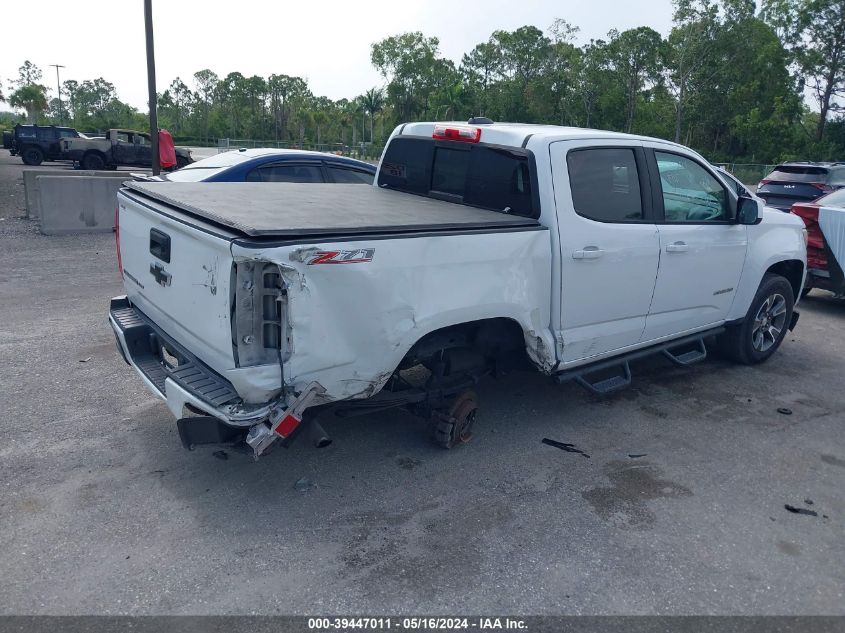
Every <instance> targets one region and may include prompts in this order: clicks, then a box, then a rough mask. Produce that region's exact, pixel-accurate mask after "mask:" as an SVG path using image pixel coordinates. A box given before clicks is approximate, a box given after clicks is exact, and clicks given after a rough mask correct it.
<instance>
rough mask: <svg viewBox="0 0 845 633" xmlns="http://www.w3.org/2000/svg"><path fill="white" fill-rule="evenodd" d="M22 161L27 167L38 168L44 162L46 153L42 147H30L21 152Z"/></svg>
mask: <svg viewBox="0 0 845 633" xmlns="http://www.w3.org/2000/svg"><path fill="white" fill-rule="evenodd" d="M21 159H22V160H23V162H24V163H25V164H27V165H32V166H38V165H40V164H41V163H43V162H44V151H43V150H42V149H41V148H40V147H36V146H34V145H30V146H28V147H25V148H24V149H23V151H22V152H21Z"/></svg>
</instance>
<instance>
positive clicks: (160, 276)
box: [150, 264, 172, 287]
mask: <svg viewBox="0 0 845 633" xmlns="http://www.w3.org/2000/svg"><path fill="white" fill-rule="evenodd" d="M150 274H151V275H152V276H153V278H154V279H155V280H156V283H157V284H158V285H159V286H165V287H166V286H169V285H170V280H171V279H172V276H171V274H170V273H169V272H167V271H166V270H164V266H162V265H161V264H150Z"/></svg>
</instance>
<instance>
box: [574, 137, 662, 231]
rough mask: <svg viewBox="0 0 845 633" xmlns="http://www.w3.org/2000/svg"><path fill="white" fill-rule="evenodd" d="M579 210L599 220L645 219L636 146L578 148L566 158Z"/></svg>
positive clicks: (576, 205)
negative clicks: (635, 151)
mask: <svg viewBox="0 0 845 633" xmlns="http://www.w3.org/2000/svg"><path fill="white" fill-rule="evenodd" d="M566 163H567V167H568V169H569V183H570V189H571V191H572V204H573V205H574V207H575V212H576V213H577V214H578V215H580V216H583V217H585V218H589V219H590V220H597V221H599V222H640V221H643V219H644V217H645V214H644V212H643V203H642V191H641V189H640V175H639V170H638V169H637V160H636V154H635V153H634V149H633V148H616V147H595V148H588V149H576V150H572V151H571V152H569V154H568V155H567V157H566Z"/></svg>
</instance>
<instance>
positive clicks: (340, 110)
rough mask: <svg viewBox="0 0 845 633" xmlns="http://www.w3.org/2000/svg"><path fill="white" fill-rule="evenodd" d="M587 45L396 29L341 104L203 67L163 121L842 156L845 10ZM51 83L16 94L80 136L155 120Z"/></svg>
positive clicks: (830, 4)
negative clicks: (521, 125)
mask: <svg viewBox="0 0 845 633" xmlns="http://www.w3.org/2000/svg"><path fill="white" fill-rule="evenodd" d="M577 37H578V27H577V26H575V25H572V24H570V23H568V22H566V21H565V20H556V21H555V22H554V23H553V24H552V25H551V26H550V27H549V28H547V29H545V30H543V29H540V28H538V27H536V26H523V27H520V28H518V29H516V30H514V31H505V30H497V31H495V32H493V33H492V34H491V35H490V37H489V38H488V39H487V40H486V41H484V42H480V43H479V44H477V45H476V46H475V47H474V48H473V49H472V50H471V51H469V52H467V53H466V54H464V55H463V57H462V58H461V60H460V62H458V63H455V62H454V61H452V60H450V59H447V58H445V57H443V56H442V54H441V52H440V49H439V41H438V39H437V38H436V37H431V36H426V35H425V34H423V33H420V32H409V33H403V34H398V35H395V36H391V37H387V38H385V39H383V40H381V41H379V42H376V43H374V44H372V46H371V56H370V61H371V63H372V64H373V66H374V67H375V68H376V69H377V70H378V71H379V73H380V74H381V76H382V78H383V80H384V83H383V85H382V86H377V87H373V88H371V89H370V90H367V91H366V92H365V93H364V94H362V95H359V96H357V97H354V98H352V99H340V100H337V101H333V100H331V99H329V98H327V97H324V96H316V95H314V94H313V93H312V91H311V90H310V88H309V86H308V83H307V81H306V80H305V79H303V78H301V77H293V76H288V75H284V74H273V75H270V76H269V77H266V78H265V77H260V76H258V75H253V76H249V77H248V76H245V75H243V74H241V73H239V72H232V73H229V74H227V75H225V76H223V77H221V76H218V75H217V74H216V73H214V72H213V71H212V70H210V69H203V70H200V71H198V72H196V73H194V74H193V76H192V77H191V78H190V79H189V80H188V82H187V83H186V81H183V80H182V79H181V78H179V77H177V78H176V79H174V80H173V82H172V83H171V84H170V86H169V87H168V88H167V89H166V90H165V91H164V92H163V93H161V94H159V95H158V115H159V124H160V126H162V127H167V128H168V129H169V130H170V131H171V132H172V133H173V134H174V136H175V137H176V139H177V140H182V141H185V140H191V141H193V142H213V141H214V140H215V139H217V138H233V139H257V140H265V141H267V140H272V141H277V142H281V143H287V144H291V145H315V144H316V145H319V146H326V147H329V146H333V145H337V144H340V145H359V144H361V143H372V144H374V145H380V144H381V143H383V141H384V140H385V138H386V135H388V134H389V133H390V130H391V129H392V128H393V126H394V125H395V124H397V123H400V122H405V121H413V120H431V119H436V120H443V119H447V120H463V119H467V118H468V117H470V116H488V117H490V118H492V119H494V120H500V121H519V122H527V123H553V124H558V125H573V126H579V127H594V128H600V129H609V130H617V131H622V132H631V133H636V134H644V135H649V136H656V137H660V138H666V139H670V140H675V141H678V142H681V143H684V144H685V145H689V146H691V147H693V148H695V149H697V150H698V151H700V152H701V153H702V154H704V155H705V156H707V157H708V158H709V159H710V160H713V161H720V162H757V163H764V162H775V161H779V160H785V159H796V158H806V159H813V160H825V159H827V160H829V159H839V160H845V116H843V104H842V102H841V99H842V97H843V96H845V0H763V2H762V3H761V5H760V6H759V7H758V6H757V5H756V3H755V2H754V1H753V0H674V1H673V27H672V29H671V31H670V33H669V34H668V36H667V37H663V36H662V35H661V34H660V33H658V32H657V31H655V30H653V29H651V28H649V27H647V26H641V27H638V28H632V29H627V30H624V31H617V30H611V31H610V32H609V33H608V34H607V37H606V38H602V39H593V40H590V41H589V42H588V43H586V44H582V45H578V44H577V43H576V42H577ZM41 80H42V72H41V70H40V69H39V68H38V67H37V66H35V65H33V64H31V63H30V62H29V61H27V62H25V63H24V64H23V66H21V68H20V71H19V77H18V79H17V80H15V81H12V82H9V91H10V92H9V93H8V94H7V95H5V99H7V100H8V103H9V105H11V106H12V107H13V108H16V109H19V110H25V111H26V112H27V115H28V117H29V118H30V119H32V120H39V121H43V122H53V123H58V122H59V121H64V122H65V123H66V124H71V125H73V126H74V127H76V128H77V129H80V130H103V129H107V128H109V127H135V128H144V127H145V125H146V119H145V116H144V115H143V114H142V113H140V112H139V111H138V110H137V109H135V108H133V107H132V106H130V105H128V104H126V103H124V102H122V101H121V100H120V99H119V98H118V95H117V92H116V90H115V87H114V85H113V84H111V83H110V82H108V81H106V80H105V79H103V78H97V79H93V80H85V81H76V80H68V81H65V82H64V83H63V84H62V94H61V96H62V99H61V103H60V102H59V99H58V98H57V96H56V95H53V96H52V98H48V94H50V91H49V90H48V89H47V88H46V87H45V86H44V85H43V84H42V83H41ZM3 98H4V95H3V94H2V92H0V99H3ZM7 118H8V115H7ZM6 123H7V124H8V123H9V121H6Z"/></svg>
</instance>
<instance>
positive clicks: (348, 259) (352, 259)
mask: <svg viewBox="0 0 845 633" xmlns="http://www.w3.org/2000/svg"><path fill="white" fill-rule="evenodd" d="M375 253H376V249H374V248H359V249H358V250H354V251H317V252H316V253H314V254H313V255H312V256H311V259H309V260H308V266H313V265H314V264H364V263H367V262H371V261H373V255H375Z"/></svg>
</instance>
